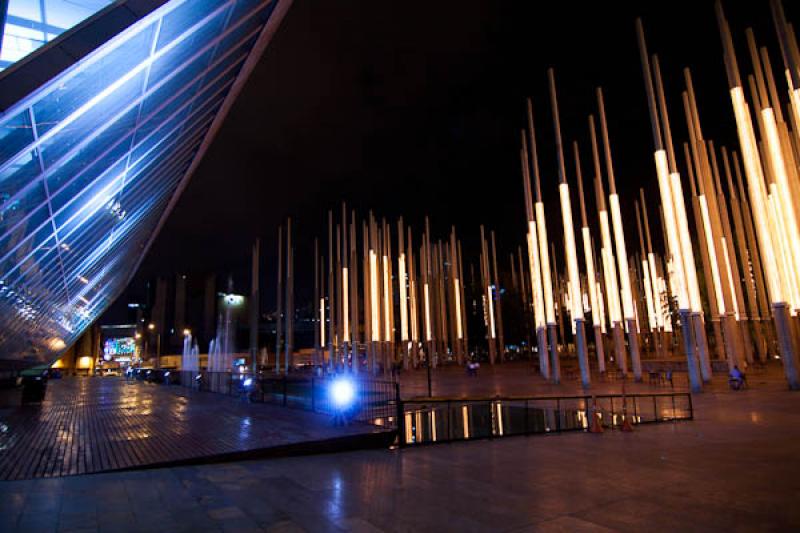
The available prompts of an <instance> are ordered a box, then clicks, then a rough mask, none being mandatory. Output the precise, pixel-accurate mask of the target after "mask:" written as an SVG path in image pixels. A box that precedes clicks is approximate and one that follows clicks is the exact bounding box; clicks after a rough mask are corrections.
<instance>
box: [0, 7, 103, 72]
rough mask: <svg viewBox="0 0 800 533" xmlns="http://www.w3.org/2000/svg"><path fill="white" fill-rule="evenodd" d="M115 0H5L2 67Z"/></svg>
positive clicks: (1, 50) (0, 53)
mask: <svg viewBox="0 0 800 533" xmlns="http://www.w3.org/2000/svg"><path fill="white" fill-rule="evenodd" d="M112 1H113V0H6V4H7V6H6V12H5V23H4V24H3V27H2V30H3V34H2V35H3V39H2V41H0V69H4V68H6V67H8V66H10V65H12V64H13V63H16V62H17V61H19V60H20V59H22V58H24V57H25V56H27V55H28V54H30V53H31V52H33V51H34V50H36V49H37V48H39V47H40V46H42V45H43V44H45V43H48V42H50V41H52V40H53V39H55V38H56V37H58V36H59V35H61V34H62V33H64V32H65V31H67V30H69V29H70V28H72V27H74V26H77V25H78V24H80V23H81V22H83V21H84V20H86V19H87V18H89V17H91V16H92V15H94V14H95V13H97V12H98V11H100V10H101V9H103V8H104V7H106V6H107V5H109V4H111V3H112Z"/></svg>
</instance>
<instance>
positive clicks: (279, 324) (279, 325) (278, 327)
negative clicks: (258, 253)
mask: <svg viewBox="0 0 800 533" xmlns="http://www.w3.org/2000/svg"><path fill="white" fill-rule="evenodd" d="M277 292H278V294H277V299H278V305H277V310H276V311H275V372H276V373H278V372H280V371H281V353H282V352H283V345H282V344H281V337H282V334H283V226H278V291H277ZM323 327H324V322H323Z"/></svg>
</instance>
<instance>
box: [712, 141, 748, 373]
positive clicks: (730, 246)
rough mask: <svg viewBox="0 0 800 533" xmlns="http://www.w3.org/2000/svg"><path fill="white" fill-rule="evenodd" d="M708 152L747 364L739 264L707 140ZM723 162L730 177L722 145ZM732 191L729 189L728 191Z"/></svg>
mask: <svg viewBox="0 0 800 533" xmlns="http://www.w3.org/2000/svg"><path fill="white" fill-rule="evenodd" d="M709 152H710V153H711V169H712V171H713V176H714V186H715V187H714V188H715V190H716V196H717V201H718V205H719V216H720V220H721V222H722V234H723V235H724V237H725V239H724V240H723V242H722V244H723V252H724V253H725V264H726V268H727V270H728V281H729V283H730V287H731V288H730V290H731V298H732V301H733V303H734V313H735V316H736V321H737V322H738V326H739V328H738V329H739V331H738V333H739V334H740V335H741V343H742V348H743V353H744V357H745V361H747V364H752V363H753V341H752V337H751V335H750V324H749V320H748V317H747V309H746V308H745V303H744V294H743V293H742V283H741V279H742V278H741V276H740V273H739V265H738V263H737V261H736V245H737V243H736V242H735V241H734V239H733V231H732V229H731V222H730V212H729V211H728V206H727V202H726V201H725V193H724V191H723V190H722V183H721V179H720V171H719V166H718V164H717V155H716V151H715V150H714V146H713V143H711V142H709ZM722 155H723V163H724V165H725V171H726V172H727V175H728V178H730V167H729V166H728V154H727V151H726V150H725V147H724V146H723V147H722ZM730 192H732V191H731V190H729V193H730Z"/></svg>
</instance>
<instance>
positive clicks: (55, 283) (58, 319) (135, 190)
mask: <svg viewBox="0 0 800 533" xmlns="http://www.w3.org/2000/svg"><path fill="white" fill-rule="evenodd" d="M23 3H27V4H30V3H32V2H23ZM35 3H40V4H42V5H51V6H52V5H56V4H60V2H52V1H49V0H44V1H43V2H35ZM79 3H82V4H86V5H87V6H88V5H94V6H95V7H102V6H100V4H102V3H103V2H100V1H99V0H98V1H95V2H79ZM120 3H122V4H124V3H125V2H116V3H115V6H117V7H118V6H119V4H120ZM137 3H139V4H141V3H142V0H137ZM12 4H13V0H12ZM157 4H159V7H157V8H155V9H154V10H153V11H152V12H150V13H148V14H147V15H146V16H144V17H142V18H141V19H139V20H137V21H136V22H135V23H134V24H131V25H130V26H128V27H127V28H126V29H125V30H124V31H122V32H120V33H118V34H117V35H115V36H113V37H112V38H111V39H110V40H108V41H107V42H105V43H104V44H103V45H102V46H99V47H98V48H96V49H94V50H92V51H90V53H88V54H87V55H86V56H85V57H83V58H82V59H80V60H78V61H77V62H75V63H74V64H72V65H71V66H69V67H68V68H66V69H64V70H62V71H61V72H59V73H58V74H57V75H56V76H54V77H53V78H52V79H50V80H49V81H47V82H46V83H44V84H42V85H41V86H39V87H38V88H37V90H35V91H33V92H31V93H29V94H27V95H24V96H22V97H21V98H20V99H19V100H18V101H17V102H16V103H14V104H13V105H11V106H10V107H9V108H8V109H6V110H5V111H3V113H2V114H1V115H0V359H14V360H26V361H31V362H44V361H51V360H54V359H55V358H57V357H58V356H59V354H60V353H61V352H62V351H63V350H64V349H65V348H66V347H67V346H68V345H70V344H71V343H72V342H73V341H74V340H75V339H76V338H77V337H78V336H79V335H80V334H81V333H82V331H83V330H84V329H85V328H86V327H88V326H89V325H90V324H91V323H92V322H93V321H94V319H95V318H96V317H97V316H98V315H99V314H100V313H101V312H102V311H103V310H104V309H105V308H106V307H107V306H108V305H109V304H110V303H111V302H112V301H113V300H114V298H116V297H117V296H118V294H119V293H120V292H121V291H122V289H124V287H125V285H126V284H127V282H128V281H129V279H130V276H131V275H132V273H133V271H134V270H135V268H136V266H137V265H138V262H139V261H140V260H141V257H142V255H143V254H144V253H145V252H146V249H147V247H148V246H149V243H150V242H151V239H152V237H153V236H154V232H155V231H156V230H157V228H159V227H160V223H161V221H162V218H163V217H164V216H166V211H167V207H168V205H169V204H170V202H171V201H173V202H174V198H173V197H174V196H175V195H176V193H177V192H179V191H180V189H181V186H182V184H183V183H184V181H185V179H186V178H187V172H188V171H190V169H193V168H194V166H195V165H196V160H197V159H198V158H199V157H201V156H202V152H203V151H204V147H205V145H206V143H205V142H204V141H207V137H209V135H210V133H211V134H213V131H214V130H215V128H216V127H217V123H218V121H219V120H221V119H222V115H224V112H225V111H226V109H227V107H226V106H227V105H230V104H229V102H228V100H229V99H230V98H235V94H234V92H235V91H233V92H232V91H231V88H232V87H233V86H234V85H240V84H241V83H242V82H243V80H242V79H243V78H244V77H246V75H247V74H248V69H247V68H243V66H244V65H245V64H248V65H250V64H251V63H252V61H253V60H254V58H250V56H251V55H253V54H254V53H255V54H260V52H261V51H262V50H263V47H264V46H265V45H266V40H268V39H269V36H270V30H272V31H274V28H270V27H271V26H273V25H275V24H278V23H279V22H280V20H279V19H280V18H281V17H282V16H283V13H285V10H286V8H288V4H287V1H284V0H171V1H168V2H163V1H162V2H158V3H157ZM279 4H280V6H279ZM276 11H277V12H279V15H278V16H274V17H273V15H274V14H275V13H276ZM101 14H102V13H101ZM272 19H274V20H272ZM48 20H49V19H48ZM8 23H10V22H8V21H7V24H8ZM95 23H98V24H100V23H102V17H95V18H93V19H91V20H90V21H89V24H95ZM85 29H86V28H85V26H84V30H85ZM89 29H91V28H89ZM68 33H69V32H68ZM65 36H66V34H65ZM58 42H59V41H58V39H57V40H56V41H53V42H51V43H49V44H47V45H45V47H43V48H42V50H40V54H47V53H49V50H48V49H49V47H51V46H54V45H56V44H57V43H58ZM254 50H256V52H254ZM248 58H250V59H249V61H248ZM13 70H17V69H10V70H7V71H5V72H4V73H2V74H0V82H2V81H3V80H2V77H3V76H4V75H7V74H12V71H13Z"/></svg>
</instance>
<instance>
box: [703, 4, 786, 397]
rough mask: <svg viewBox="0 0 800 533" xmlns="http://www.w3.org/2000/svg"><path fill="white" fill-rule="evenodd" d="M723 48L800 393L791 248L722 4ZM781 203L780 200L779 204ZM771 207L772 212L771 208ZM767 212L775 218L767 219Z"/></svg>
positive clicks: (773, 296) (777, 312)
mask: <svg viewBox="0 0 800 533" xmlns="http://www.w3.org/2000/svg"><path fill="white" fill-rule="evenodd" d="M716 10H717V20H718V23H719V28H720V34H721V37H722V45H723V50H724V55H725V67H726V73H727V75H728V84H729V88H730V95H731V102H732V104H733V111H734V115H735V118H736V126H737V131H738V134H739V143H740V146H741V149H742V158H743V161H744V167H745V175H746V177H747V185H748V192H749V195H750V199H751V205H752V214H753V220H754V222H755V226H756V233H757V235H758V244H759V249H760V251H761V254H762V265H763V266H764V270H765V274H766V277H767V281H768V285H769V296H770V300H771V301H772V308H773V315H774V321H775V328H776V331H777V335H778V342H779V345H780V351H781V357H782V359H783V368H784V373H785V374H786V379H787V381H788V383H789V387H790V388H792V389H800V378H798V361H797V354H796V352H795V350H794V346H793V338H792V327H791V325H790V318H789V309H788V305H787V298H790V297H791V286H790V283H789V281H788V278H789V276H790V275H791V274H789V273H787V272H786V263H785V262H786V256H787V254H788V253H790V250H788V249H787V248H788V245H787V243H786V242H785V241H784V238H783V237H782V236H783V235H784V233H783V230H782V228H780V227H779V220H778V213H777V209H776V207H775V205H774V204H775V200H773V202H772V206H770V199H769V196H768V195H767V192H766V187H765V184H764V181H765V180H764V169H763V167H762V163H761V157H760V154H759V149H758V144H757V142H756V137H755V132H754V130H753V123H752V119H751V115H750V108H749V106H748V105H747V102H746V101H745V98H744V91H743V88H742V83H741V78H740V77H739V69H738V65H737V62H736V56H735V52H734V48H733V40H732V38H731V34H730V28H729V26H728V21H727V20H726V18H725V14H724V13H723V10H722V4H721V3H720V2H719V1H718V2H717V3H716ZM779 201H780V200H779ZM768 206H769V207H771V209H769V208H768ZM767 212H769V213H771V214H772V215H773V216H771V217H770V216H768V214H767Z"/></svg>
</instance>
